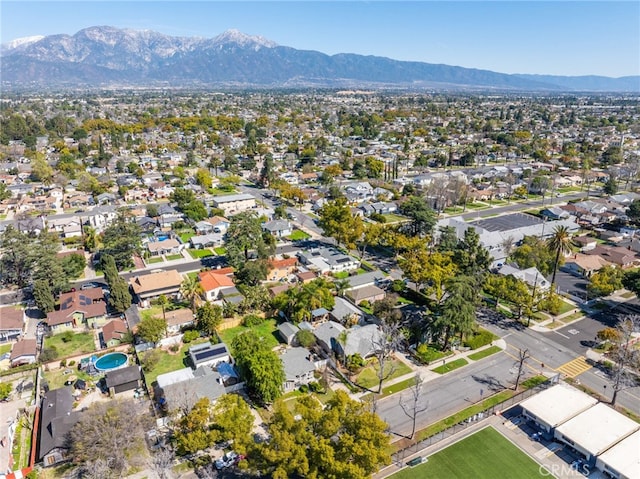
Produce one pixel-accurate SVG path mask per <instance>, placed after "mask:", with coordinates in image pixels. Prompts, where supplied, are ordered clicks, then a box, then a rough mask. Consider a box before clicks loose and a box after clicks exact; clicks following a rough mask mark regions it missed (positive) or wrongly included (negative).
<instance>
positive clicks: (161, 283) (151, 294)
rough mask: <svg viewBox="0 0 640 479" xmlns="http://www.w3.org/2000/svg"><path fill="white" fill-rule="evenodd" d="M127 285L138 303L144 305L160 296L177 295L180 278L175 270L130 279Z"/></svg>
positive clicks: (180, 282)
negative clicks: (138, 300) (129, 285)
mask: <svg viewBox="0 0 640 479" xmlns="http://www.w3.org/2000/svg"><path fill="white" fill-rule="evenodd" d="M129 284H131V289H133V292H134V293H135V294H136V296H137V297H138V298H139V299H140V301H141V302H143V303H144V304H145V305H146V304H147V302H148V300H150V299H152V298H157V297H158V296H160V295H161V294H164V295H165V296H172V295H175V294H178V292H179V291H180V285H181V284H182V276H181V275H180V273H178V271H176V270H175V269H170V270H169V271H157V272H155V273H150V274H145V275H142V276H135V277H132V278H131V279H129Z"/></svg>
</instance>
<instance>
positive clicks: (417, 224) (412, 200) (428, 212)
mask: <svg viewBox="0 0 640 479" xmlns="http://www.w3.org/2000/svg"><path fill="white" fill-rule="evenodd" d="M399 211H400V213H402V214H403V215H405V216H407V217H409V218H410V219H411V222H409V223H407V226H406V227H404V226H403V231H405V232H406V233H407V234H409V235H411V236H421V237H424V236H427V235H430V234H431V233H432V231H433V227H434V226H435V224H436V213H435V211H433V208H431V207H430V206H429V205H428V204H427V200H426V199H425V198H423V197H421V196H410V197H409V198H408V199H407V200H406V201H405V202H404V203H402V204H401V205H400V208H399Z"/></svg>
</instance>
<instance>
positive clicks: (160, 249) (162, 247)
mask: <svg viewBox="0 0 640 479" xmlns="http://www.w3.org/2000/svg"><path fill="white" fill-rule="evenodd" d="M183 248H184V245H183V244H182V243H180V241H178V240H177V239H176V238H167V239H166V240H164V241H150V242H148V243H147V251H149V254H150V255H151V256H161V255H163V254H179V253H180V251H182V249H183Z"/></svg>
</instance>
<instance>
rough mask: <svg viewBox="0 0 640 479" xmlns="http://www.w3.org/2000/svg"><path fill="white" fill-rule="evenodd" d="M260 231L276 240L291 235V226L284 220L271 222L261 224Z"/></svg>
mask: <svg viewBox="0 0 640 479" xmlns="http://www.w3.org/2000/svg"><path fill="white" fill-rule="evenodd" d="M262 229H263V230H264V231H268V232H269V233H271V234H272V235H273V236H275V237H276V238H283V237H285V236H289V235H291V233H293V226H292V225H291V223H289V222H288V221H286V220H272V221H267V222H266V223H262Z"/></svg>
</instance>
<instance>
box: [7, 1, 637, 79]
mask: <svg viewBox="0 0 640 479" xmlns="http://www.w3.org/2000/svg"><path fill="white" fill-rule="evenodd" d="M0 17H1V18H0V27H1V28H0V32H1V33H0V40H1V41H2V42H3V43H4V42H6V41H9V40H13V39H15V38H20V37H25V36H31V35H50V34H57V33H66V34H74V33H76V32H77V31H78V30H81V29H82V28H86V27H89V26H95V25H110V26H115V27H120V28H133V29H148V30H156V31H159V32H162V33H165V34H169V35H176V36H200V37H214V36H216V35H218V34H220V33H222V32H223V31H225V30H228V29H231V28H235V29H238V30H240V31H242V32H244V33H247V34H251V35H261V36H263V37H265V38H268V39H270V40H273V41H275V42H276V43H278V44H280V45H286V46H290V47H293V48H298V49H306V50H318V51H321V52H324V53H327V54H334V53H359V54H364V55H379V56H386V57H390V58H395V59H398V60H414V61H424V62H429V63H445V64H448V65H459V66H464V67H469V68H481V69H487V70H493V71H498V72H504V73H540V74H554V75H587V74H597V75H606V76H615V77H617V76H625V75H640V2H638V1H637V0H631V1H620V2H617V1H608V2H595V1H587V2H579V1H571V0H569V1H557V0H555V1H551V0H549V1H535V2H527V1H448V2H436V1H414V2H404V1H368V2H365V1H351V2H341V1H324V2H313V1H290V2H276V1H264V0H263V1H254V2H247V1H234V2H223V1H205V0H201V1H193V2H190V1H180V2H178V1H158V0H138V1H130V2H117V1H115V2H114V1H110V2H104V1H92V0H82V1H68V2H61V1H31V0H20V1H6V0H1V2H0Z"/></svg>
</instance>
